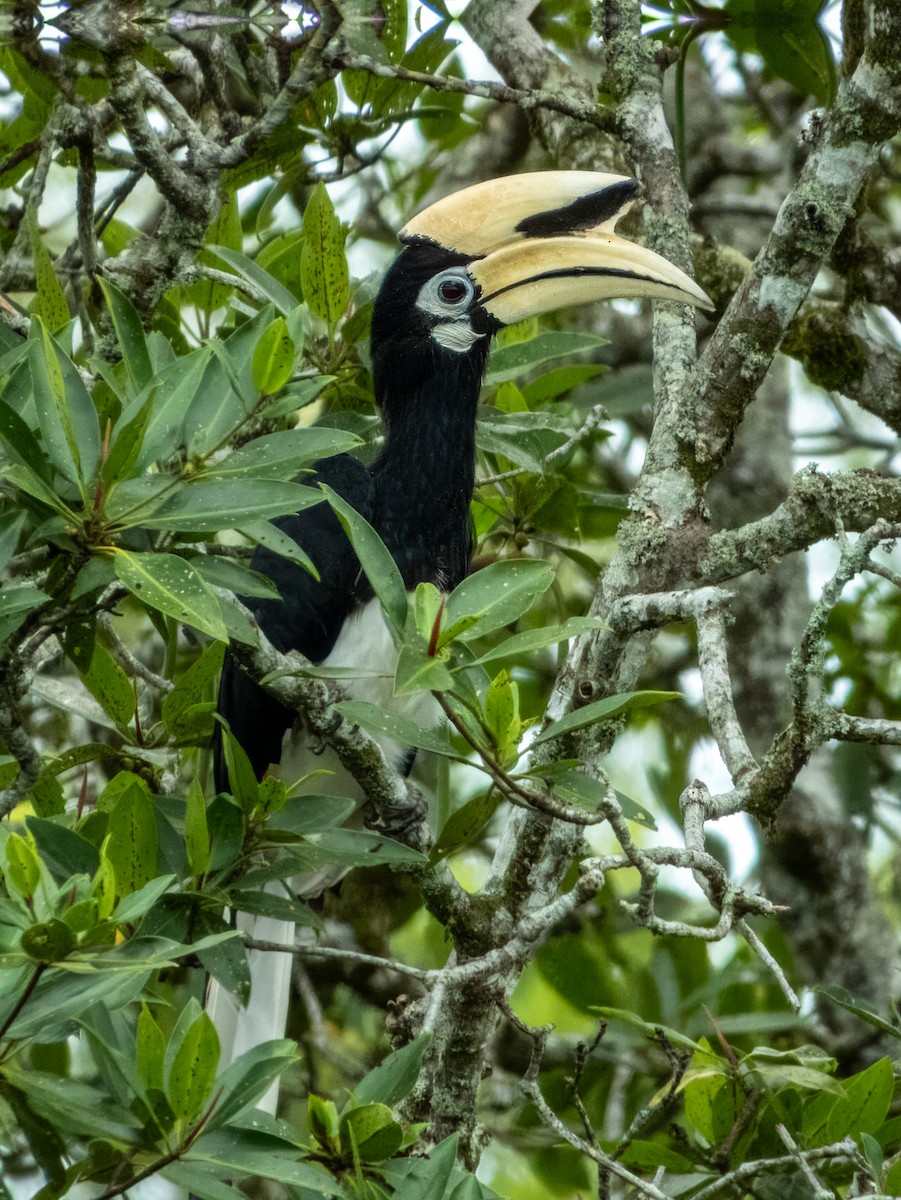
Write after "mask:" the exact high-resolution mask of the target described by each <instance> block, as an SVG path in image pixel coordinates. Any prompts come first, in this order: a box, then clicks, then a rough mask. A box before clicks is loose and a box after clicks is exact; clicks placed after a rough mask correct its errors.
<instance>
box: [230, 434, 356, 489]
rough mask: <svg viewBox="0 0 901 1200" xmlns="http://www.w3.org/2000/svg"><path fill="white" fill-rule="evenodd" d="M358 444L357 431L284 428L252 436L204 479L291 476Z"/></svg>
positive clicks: (344, 452)
mask: <svg viewBox="0 0 901 1200" xmlns="http://www.w3.org/2000/svg"><path fill="white" fill-rule="evenodd" d="M359 445H361V441H360V439H359V438H358V437H357V436H356V434H353V433H349V432H348V431H347V430H345V429H329V428H327V427H326V426H322V425H317V426H308V427H304V428H300V429H283V430H281V431H280V432H279V433H269V434H266V435H265V436H264V437H258V438H255V439H254V440H253V441H252V442H249V443H248V444H247V445H246V446H242V447H241V448H240V449H239V450H235V451H233V452H232V453H231V454H229V455H228V457H227V458H225V459H223V460H222V462H220V463H217V464H216V465H215V467H212V468H211V469H210V470H209V471H208V472H207V478H214V477H215V478H220V479H221V478H222V477H224V476H230V475H268V476H269V477H270V478H274V477H280V476H282V475H284V476H285V478H289V479H293V478H294V477H295V476H296V475H298V474H299V473H300V471H301V470H302V469H303V468H304V467H305V466H308V465H310V464H312V463H315V462H318V461H319V460H320V459H322V458H329V457H331V455H333V454H346V453H347V452H348V451H349V450H353V449H355V448H356V447H357V446H359Z"/></svg>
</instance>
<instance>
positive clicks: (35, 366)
mask: <svg viewBox="0 0 901 1200" xmlns="http://www.w3.org/2000/svg"><path fill="white" fill-rule="evenodd" d="M34 320H35V322H36V325H35V334H36V336H34V337H32V338H31V339H30V341H29V352H30V362H31V374H32V379H33V381H34V405H35V409H36V410H37V414H38V421H39V423H40V426H41V437H42V438H43V441H44V446H45V448H46V450H47V455H48V457H49V459H50V461H51V462H52V463H53V465H54V466H55V467H56V468H57V470H58V471H59V472H60V474H62V475H64V476H65V477H66V479H68V480H70V481H71V482H72V483H80V482H82V476H81V457H80V454H79V449H78V443H77V441H76V438H75V431H74V429H73V427H72V420H71V415H70V411H69V406H68V404H67V403H66V388H65V384H64V382H63V373H62V370H61V369H60V366H59V363H58V362H57V359H56V354H55V352H54V349H53V344H52V342H51V340H50V335H49V333H48V332H47V330H46V328H45V327H44V325H43V323H42V322H41V320H40V318H39V317H37V316H36V317H35V318H34ZM95 419H96V418H95Z"/></svg>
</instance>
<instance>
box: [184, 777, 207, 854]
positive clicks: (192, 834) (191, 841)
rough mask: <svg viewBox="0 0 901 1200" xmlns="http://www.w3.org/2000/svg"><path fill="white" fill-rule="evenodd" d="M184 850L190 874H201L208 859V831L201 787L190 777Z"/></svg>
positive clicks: (186, 803)
mask: <svg viewBox="0 0 901 1200" xmlns="http://www.w3.org/2000/svg"><path fill="white" fill-rule="evenodd" d="M185 851H186V853H187V855H188V866H189V867H190V868H191V874H192V875H202V874H203V873H204V871H205V870H206V869H207V866H208V865H209V861H210V833H209V829H208V828H207V821H206V802H205V801H204V798H203V788H202V787H201V786H200V783H199V781H198V780H196V779H192V780H191V783H190V786H189V787H188V794H187V796H186V798H185Z"/></svg>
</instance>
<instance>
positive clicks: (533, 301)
mask: <svg viewBox="0 0 901 1200" xmlns="http://www.w3.org/2000/svg"><path fill="white" fill-rule="evenodd" d="M635 192H636V185H635V183H634V181H632V180H629V179H624V178H623V177H622V176H617V175H605V174H599V173H593V172H584V171H550V172H537V173H534V174H529V175H519V176H515V177H512V178H509V179H500V180H490V181H488V182H486V183H482V184H476V185H475V186H474V187H472V188H467V189H466V190H465V191H463V192H460V193H457V194H456V195H454V196H449V197H445V198H444V199H443V200H440V201H438V202H437V203H436V204H434V205H431V206H430V207H429V208H427V209H425V210H424V211H423V212H421V213H419V214H418V215H417V216H415V217H414V218H413V219H412V220H411V221H410V222H409V223H408V224H407V225H406V226H405V228H404V229H403V230H402V231H401V235H400V237H401V241H402V242H403V243H404V249H403V250H402V252H401V253H400V255H399V256H398V258H397V259H396V261H395V262H394V264H393V265H392V266H391V268H390V269H389V271H388V273H387V275H386V276H385V280H384V282H383V284H382V287H381V289H380V291H379V295H378V297H377V300H376V304H375V308H374V312H373V318H372V339H371V346H372V362H373V382H374V388H375V398H376V402H377V404H378V406H379V409H380V411H381V414H382V419H383V422H384V426H385V438H384V443H383V445H382V447H381V450H380V452H379V453H378V455H377V457H376V458H375V461H374V462H373V463H372V465H371V466H365V465H364V464H363V463H362V462H361V461H359V460H357V459H355V458H353V457H350V456H348V455H339V456H336V457H335V458H329V459H326V460H324V461H323V462H321V463H319V464H318V466H317V473H316V476H315V478H314V479H313V480H312V481H310V480H305V482H312V483H314V484H315V482H316V480H319V481H320V482H322V483H325V484H327V485H328V486H329V487H331V488H333V489H334V491H335V492H337V493H338V494H339V495H341V496H342V497H343V498H344V499H345V500H346V501H347V502H348V503H349V504H350V505H351V506H352V507H353V508H355V509H356V510H357V512H358V513H360V514H361V515H362V516H363V517H365V518H366V520H367V521H369V523H370V524H371V525H372V526H373V527H374V528H375V530H376V532H377V533H378V534H379V535H380V536H381V538H382V540H383V542H384V543H385V545H386V546H387V548H388V550H389V551H390V553H391V555H392V556H393V558H394V561H395V562H396V563H397V566H398V568H399V570H400V573H401V575H402V577H403V580H404V583H405V584H406V586H407V588H408V589H412V588H414V587H415V586H416V585H417V584H418V583H420V582H422V581H430V582H432V583H434V584H435V585H436V586H438V587H439V588H440V589H441V590H443V591H450V590H451V589H452V588H453V587H454V586H455V585H456V584H457V583H459V582H460V580H461V579H462V578H463V577H464V575H465V574H466V572H467V567H468V563H469V557H470V551H471V530H470V518H469V505H470V499H471V496H472V491H473V483H474V474H475V423H476V408H477V405H478V397H479V389H480V386H481V381H482V378H483V375H484V373H485V365H486V361H487V356H488V347H489V343H490V341H491V336H492V334H493V333H495V332H496V331H497V330H498V329H499V328H501V326H503V325H509V324H512V323H514V322H516V321H520V320H523V319H524V318H526V317H530V316H534V315H537V314H538V313H543V312H549V311H551V310H552V309H555V308H560V307H562V306H565V305H572V304H585V303H590V302H593V301H595V300H600V299H605V298H609V297H613V296H654V297H659V298H661V299H665V300H679V301H682V302H683V303H687V304H694V305H698V306H700V307H710V301H709V300H708V298H707V297H706V295H705V294H704V292H703V291H702V290H701V289H700V288H699V287H698V286H697V284H695V283H694V281H693V280H691V279H690V278H689V277H688V276H687V275H685V274H684V272H682V271H680V270H679V269H678V268H677V267H674V266H673V265H672V264H671V263H669V262H667V261H666V260H665V259H663V258H661V257H660V256H659V255H657V254H654V253H653V252H651V251H649V250H646V249H644V248H642V247H641V246H636V245H635V244H634V243H631V242H628V241H626V240H625V239H623V238H620V237H618V236H617V235H616V233H615V231H614V226H615V224H616V221H617V219H618V218H619V216H621V215H622V214H623V213H624V212H625V211H626V210H627V209H628V208H629V206H630V204H631V203H632V201H633V199H634V197H635ZM276 524H277V525H278V526H279V527H280V528H281V529H282V530H283V531H284V532H285V533H287V534H288V536H289V537H291V538H293V539H294V541H295V542H296V543H297V544H298V545H300V546H301V547H302V549H303V550H304V551H305V552H306V553H307V554H308V555H309V557H310V558H311V559H312V560H313V562H314V563H315V565H316V567H317V568H318V570H319V573H320V577H321V578H320V580H319V581H317V580H316V579H315V578H314V577H313V576H312V575H310V574H309V573H308V572H306V571H304V570H303V569H301V568H300V567H298V566H296V565H293V564H292V563H290V562H289V561H288V560H287V559H285V558H283V557H281V556H280V555H278V554H276V553H274V552H273V551H271V550H266V549H259V550H257V551H256V552H255V554H254V556H253V560H252V565H253V567H254V569H255V570H257V571H260V572H262V573H263V574H265V575H267V576H269V578H270V579H272V580H273V581H274V582H275V584H276V586H277V587H278V589H279V592H280V593H281V597H282V599H281V600H261V599H250V600H248V601H247V602H246V603H247V604H248V606H249V607H250V608H251V609H252V611H253V612H254V614H255V616H256V619H257V621H258V623H259V626H260V628H261V629H262V631H263V633H264V634H265V635H266V636H267V637H268V638H269V640H270V641H271V642H272V643H273V644H274V645H275V646H276V648H277V649H279V650H281V651H285V652H286V651H290V650H294V649H296V650H299V651H300V652H301V653H303V654H305V655H306V656H307V657H308V658H310V659H312V660H313V661H314V662H323V661H326V662H329V664H330V665H332V664H335V665H339V666H342V667H345V668H346V667H348V666H349V667H350V668H351V674H352V675H354V673H355V672H359V673H358V674H356V675H355V678H353V679H352V681H351V686H349V688H348V690H350V691H351V692H352V693H353V692H355V691H356V692H358V693H362V694H364V695H365V694H366V689H367V688H369V689H373V688H374V689H376V691H377V693H378V696H379V701H378V702H379V703H383V704H385V705H386V706H388V707H390V706H391V705H392V704H396V703H398V698H395V697H394V696H393V688H392V682H393V676H394V665H393V664H394V662H395V661H396V651H395V649H394V645H393V642H392V640H391V638H390V636H389V635H388V632H387V630H386V627H385V624H384V621H383V620H382V618H381V613H380V611H379V609H378V606H377V604H376V602H375V600H374V598H373V595H372V589H371V588H370V586H369V583H368V581H367V579H366V577H365V575H364V574H363V571H362V569H361V567H360V564H359V561H358V559H357V557H356V554H355V553H354V551H353V548H352V547H351V545H350V542H349V540H348V538H347V536H346V534H345V533H344V531H343V529H342V527H341V525H340V523H339V522H338V519H337V517H336V516H335V515H334V513H333V511H332V510H331V508H330V507H329V506H328V505H327V504H326V503H322V504H319V505H317V506H315V507H313V508H308V509H305V510H304V511H303V512H300V513H298V514H296V515H295V516H288V517H283V518H281V519H280V520H278V521H276ZM367 639H368V640H367ZM364 640H366V644H365V645H364V644H363V642H364ZM330 656H331V657H330ZM367 673H368V676H369V677H368V678H367ZM427 700H428V698H426V700H425V702H426V703H427ZM399 702H400V703H401V704H407V705H409V704H411V703H413V704H415V705H417V706H419V707H418V708H417V716H419V717H421V716H422V713H421V711H420V709H421V707H422V703H423V701H422V700H421V698H420V697H413V698H412V701H411V698H410V697H409V696H407V697H404V698H402V699H400V701H399ZM219 709H220V712H221V713H222V715H223V716H224V717H225V719H226V720H227V721H228V723H229V725H230V726H231V729H232V731H233V733H234V734H235V736H236V737H237V739H238V741H239V742H240V743H241V745H242V746H243V747H244V750H245V751H246V752H247V754H248V756H249V758H250V761H251V763H252V765H253V769H254V771H255V772H256V774H257V776H258V777H262V776H263V774H264V773H265V772H266V770H267V768H268V767H269V766H270V764H280V765H281V768H282V771H283V772H284V773H285V775H286V776H288V777H289V782H292V783H293V782H294V781H295V780H296V779H298V777H299V776H302V775H304V774H306V773H307V772H308V771H309V770H310V768H311V767H313V766H316V765H318V762H317V761H315V760H314V761H312V762H311V760H310V759H309V754H310V751H311V750H312V751H314V752H318V751H319V750H321V749H322V746H321V744H317V745H311V744H310V743H308V742H307V740H306V739H305V738H304V737H300V738H294V737H292V738H291V739H290V741H289V742H285V740H284V737H285V734H286V732H287V731H288V730H289V729H291V728H292V726H293V725H294V723H295V719H296V718H295V714H294V713H292V712H290V711H289V710H288V709H286V708H284V707H283V706H282V705H281V704H279V703H278V701H276V700H274V699H272V698H271V697H269V696H268V695H267V694H266V693H265V691H264V690H263V689H261V688H260V687H259V686H258V685H257V684H255V683H253V682H252V681H251V680H250V679H248V678H247V676H245V675H244V674H243V672H241V671H240V670H239V669H238V667H237V665H236V663H235V662H234V660H232V659H231V658H230V657H228V656H227V657H226V663H225V668H224V670H223V674H222V684H221V688H220V693H219ZM283 744H284V745H285V746H286V748H287V755H286V757H285V759H284V761H282V747H283ZM383 745H384V748H385V750H386V752H387V753H389V754H393V755H394V756H395V762H396V765H397V766H398V768H399V769H404V768H405V767H406V766H408V765H409V753H408V752H407V751H405V750H404V748H403V747H398V746H397V744H396V743H391V742H390V740H386V741H385V742H384V743H383ZM317 782H318V781H317ZM216 784H217V787H219V788H220V789H224V788H227V786H228V779H227V772H226V770H225V763H224V755H223V754H222V752H221V746H219V747H218V749H217V755H216ZM308 882H309V881H305V880H301V879H297V880H294V881H293V883H294V886H295V890H299V891H302V892H303V894H307V895H310V894H313V893H314V890H316V889H317V888H318V889H321V886H322V884H321V882H318V881H317V882H313V883H310V884H309V886H308ZM268 886H269V887H270V889H271V888H275V887H276V886H277V885H275V884H270V885H268ZM237 921H238V924H239V927H241V928H242V929H243V930H245V932H247V933H251V934H253V935H254V936H255V937H257V938H260V939H261V940H263V941H270V942H275V943H278V944H281V945H284V946H286V947H290V946H291V945H292V943H293V939H294V927H293V923H292V922H290V921H285V920H281V919H277V918H274V917H264V916H254V915H252V914H244V913H240V914H238V916H237ZM249 957H250V970H251V979H252V985H251V996H250V1002H249V1004H248V1006H247V1008H246V1009H245V1008H242V1007H241V1006H240V1004H239V1003H238V1002H237V1001H236V1000H235V999H234V998H233V997H232V996H231V995H230V994H229V993H228V992H226V991H225V990H224V989H223V988H221V987H219V985H218V984H217V983H216V982H215V981H214V982H213V983H212V984H211V986H210V989H209V993H208V1010H209V1012H210V1014H211V1016H212V1019H213V1021H214V1023H215V1025H216V1028H217V1031H218V1033H219V1037H220V1041H221V1045H222V1064H223V1065H224V1064H226V1063H228V1062H231V1061H233V1060H234V1058H235V1057H236V1056H237V1055H239V1054H240V1053H242V1052H243V1051H245V1050H248V1049H251V1048H252V1047H254V1046H257V1045H259V1044H260V1042H262V1041H264V1040H266V1039H267V1038H270V1037H276V1038H277V1037H281V1036H282V1035H283V1033H284V1030H285V1024H286V1020H287V1014H288V1003H289V992H290V980H291V957H290V955H289V954H281V953H277V952H263V951H252V952H251V953H250V956H249ZM276 1099H277V1087H276V1086H275V1085H273V1087H272V1088H271V1089H270V1091H269V1093H268V1094H267V1097H266V1099H265V1101H264V1102H263V1106H264V1107H266V1108H268V1109H269V1111H274V1110H275V1103H276Z"/></svg>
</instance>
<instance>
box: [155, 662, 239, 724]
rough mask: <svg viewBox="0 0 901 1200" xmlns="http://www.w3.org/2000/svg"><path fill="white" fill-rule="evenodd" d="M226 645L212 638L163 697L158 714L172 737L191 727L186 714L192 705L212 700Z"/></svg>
mask: <svg viewBox="0 0 901 1200" xmlns="http://www.w3.org/2000/svg"><path fill="white" fill-rule="evenodd" d="M224 657H225V646H224V645H223V644H222V643H221V642H214V643H213V644H212V645H210V646H207V648H206V649H205V650H204V652H203V653H202V654H201V655H200V657H199V658H198V659H197V661H196V662H193V663H192V664H191V666H190V667H188V669H187V671H185V672H184V674H183V675H181V676H180V677H179V679H178V681H177V682H176V684H175V687H174V688H173V689H172V691H171V692H167V694H166V695H165V697H164V698H163V704H162V710H161V715H162V718H163V724H164V725H165V726H166V728H167V729H168V730H169V732H170V733H171V734H172V736H173V737H181V736H183V735H184V734H185V733H190V732H191V731H192V726H191V725H190V724H189V725H188V726H187V729H186V728H185V720H184V718H185V716H186V714H187V713H188V712H189V710H191V709H192V708H194V706H195V705H197V704H200V703H202V702H203V701H204V700H212V699H213V698H214V696H215V694H216V681H217V679H218V677H219V672H220V671H221V670H222V660H223V659H224Z"/></svg>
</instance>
